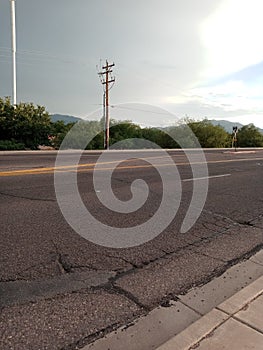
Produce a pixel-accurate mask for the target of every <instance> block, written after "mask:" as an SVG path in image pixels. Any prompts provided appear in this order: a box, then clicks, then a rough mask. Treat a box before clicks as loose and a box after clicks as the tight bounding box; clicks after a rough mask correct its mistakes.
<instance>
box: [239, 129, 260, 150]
mask: <svg viewBox="0 0 263 350" xmlns="http://www.w3.org/2000/svg"><path fill="white" fill-rule="evenodd" d="M237 144H238V146H239V147H263V134H262V133H261V132H260V131H259V129H258V128H257V127H255V125H254V124H248V125H244V126H243V127H242V128H241V129H240V130H239V131H238V134H237Z"/></svg>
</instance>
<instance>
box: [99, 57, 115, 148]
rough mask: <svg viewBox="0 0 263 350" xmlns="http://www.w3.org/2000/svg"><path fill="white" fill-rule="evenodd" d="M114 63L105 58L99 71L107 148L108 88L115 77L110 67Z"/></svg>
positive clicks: (105, 145)
mask: <svg viewBox="0 0 263 350" xmlns="http://www.w3.org/2000/svg"><path fill="white" fill-rule="evenodd" d="M114 66H115V64H114V63H112V64H109V63H108V61H107V60H106V65H105V66H103V67H102V69H103V72H99V76H100V77H101V83H102V84H103V86H104V96H105V102H104V104H105V115H104V117H105V138H104V148H105V149H109V145H110V113H109V90H110V88H111V87H112V85H111V86H110V84H113V83H114V82H115V78H112V76H111V73H112V69H111V68H112V67H114Z"/></svg>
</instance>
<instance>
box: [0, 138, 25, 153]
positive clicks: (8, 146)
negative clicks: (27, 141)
mask: <svg viewBox="0 0 263 350" xmlns="http://www.w3.org/2000/svg"><path fill="white" fill-rule="evenodd" d="M23 149H25V145H24V144H23V143H17V142H15V141H14V140H11V141H10V140H0V150H1V151H13V150H14V151H15V150H23Z"/></svg>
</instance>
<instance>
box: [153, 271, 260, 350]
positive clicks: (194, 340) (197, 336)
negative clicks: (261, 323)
mask: <svg viewBox="0 0 263 350" xmlns="http://www.w3.org/2000/svg"><path fill="white" fill-rule="evenodd" d="M262 293H263V276H262V277H260V278H258V279H257V280H256V281H255V282H253V283H251V284H250V285H249V286H247V287H246V288H244V289H243V290H241V291H240V292H238V293H236V294H235V295H233V296H232V297H231V298H229V299H228V300H226V301H225V302H223V303H222V304H220V305H219V306H218V307H216V308H214V309H213V310H212V311H211V312H209V313H208V314H207V315H205V316H203V317H202V318H201V319H199V320H198V321H196V322H195V323H193V324H192V325H190V326H189V327H188V328H186V329H185V330H184V331H182V332H181V333H179V334H178V335H176V336H175V337H174V338H172V339H170V340H169V341H167V342H166V343H165V344H163V345H161V346H160V347H158V348H157V350H175V349H180V350H190V349H193V348H194V347H197V346H198V345H199V346H200V342H201V341H202V340H203V339H205V338H206V337H208V336H213V334H212V333H213V332H214V331H215V330H216V329H218V328H219V327H220V326H222V325H223V324H224V323H225V322H226V321H227V320H229V319H231V318H232V317H233V316H234V315H235V314H236V313H238V312H239V311H240V310H242V309H243V308H244V307H246V306H248V304H250V303H251V302H253V301H254V300H255V299H256V298H257V297H259V296H260V295H262ZM259 312H260V311H259ZM253 329H254V328H253ZM241 331H242V329H241V327H240V332H241ZM260 334H261V333H260ZM262 339H263V338H262ZM229 345H230V344H229ZM261 345H262V343H261ZM229 349H230V347H229ZM246 349H248V348H246ZM251 349H254V347H251Z"/></svg>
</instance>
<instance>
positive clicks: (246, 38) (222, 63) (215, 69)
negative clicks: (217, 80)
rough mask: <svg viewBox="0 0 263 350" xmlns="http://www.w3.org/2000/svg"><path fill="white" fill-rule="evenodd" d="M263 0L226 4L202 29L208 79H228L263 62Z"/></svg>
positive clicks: (208, 19)
mask: <svg viewBox="0 0 263 350" xmlns="http://www.w3.org/2000/svg"><path fill="white" fill-rule="evenodd" d="M262 12H263V2H262V0H250V1H240V0H225V1H223V2H222V5H221V6H220V7H219V9H218V10H217V11H216V12H215V13H214V14H212V15H211V16H209V17H208V18H207V19H206V21H204V22H203V24H202V26H201V37H202V40H203V44H204V46H205V47H206V50H207V55H206V63H207V67H206V70H205V71H204V75H205V76H207V77H215V76H224V75H226V74H229V73H232V72H235V71H239V70H241V69H243V68H245V67H247V66H250V65H252V64H256V63H258V62H261V61H262V60H263V42H262V40H258V39H257V38H259V35H260V33H262V31H263V22H262Z"/></svg>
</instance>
